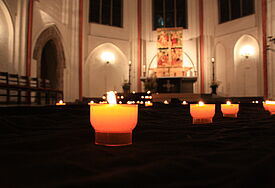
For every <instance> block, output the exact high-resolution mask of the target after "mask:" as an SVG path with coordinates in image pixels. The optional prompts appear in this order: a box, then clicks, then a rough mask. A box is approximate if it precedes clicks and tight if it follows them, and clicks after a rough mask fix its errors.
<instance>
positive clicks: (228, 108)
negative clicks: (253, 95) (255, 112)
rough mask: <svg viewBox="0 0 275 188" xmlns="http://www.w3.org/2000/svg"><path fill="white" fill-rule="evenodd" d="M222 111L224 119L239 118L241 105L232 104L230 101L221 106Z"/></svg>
mask: <svg viewBox="0 0 275 188" xmlns="http://www.w3.org/2000/svg"><path fill="white" fill-rule="evenodd" d="M221 110H222V113H223V117H233V118H236V117H237V113H238V111H239V104H231V102H230V101H227V102H226V104H221Z"/></svg>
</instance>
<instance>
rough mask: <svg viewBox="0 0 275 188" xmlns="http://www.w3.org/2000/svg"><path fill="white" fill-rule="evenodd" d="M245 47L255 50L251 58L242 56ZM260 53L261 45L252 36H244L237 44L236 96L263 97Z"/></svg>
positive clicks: (235, 65) (235, 53) (235, 66)
mask: <svg viewBox="0 0 275 188" xmlns="http://www.w3.org/2000/svg"><path fill="white" fill-rule="evenodd" d="M245 46H251V48H252V49H254V54H253V55H251V56H249V57H245V56H242V55H241V50H242V49H243V47H245ZM259 51H260V47H259V43H258V41H257V39H256V38H255V37H254V36H252V35H248V34H245V35H242V36H241V37H240V38H239V39H238V40H237V42H236V43H235V46H234V72H235V79H236V81H235V83H236V84H235V88H234V90H235V95H236V96H260V95H262V89H263V88H261V85H262V84H261V82H262V80H261V67H260V58H259V57H260V55H259ZM237 83H238V84H237Z"/></svg>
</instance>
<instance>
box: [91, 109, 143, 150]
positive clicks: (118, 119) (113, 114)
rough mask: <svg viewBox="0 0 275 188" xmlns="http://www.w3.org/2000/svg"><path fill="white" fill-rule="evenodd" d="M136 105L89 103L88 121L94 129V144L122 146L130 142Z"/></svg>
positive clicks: (136, 112)
mask: <svg viewBox="0 0 275 188" xmlns="http://www.w3.org/2000/svg"><path fill="white" fill-rule="evenodd" d="M137 117H138V106H137V105H128V104H91V105H90V122H91V124H92V126H93V128H94V129H95V144H97V145H105V146H124V145H130V144H132V131H133V129H134V128H135V126H136V124H137Z"/></svg>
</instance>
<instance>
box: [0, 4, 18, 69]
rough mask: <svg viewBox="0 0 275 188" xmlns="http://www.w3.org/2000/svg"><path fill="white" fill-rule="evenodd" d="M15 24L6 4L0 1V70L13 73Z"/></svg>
mask: <svg viewBox="0 0 275 188" xmlns="http://www.w3.org/2000/svg"><path fill="white" fill-rule="evenodd" d="M13 46H14V25H13V20H12V16H11V14H10V11H9V9H8V7H7V6H6V4H5V3H4V2H2V1H0V70H1V71H5V72H11V73H13V72H14V71H15V67H14V63H13V50H14V49H13Z"/></svg>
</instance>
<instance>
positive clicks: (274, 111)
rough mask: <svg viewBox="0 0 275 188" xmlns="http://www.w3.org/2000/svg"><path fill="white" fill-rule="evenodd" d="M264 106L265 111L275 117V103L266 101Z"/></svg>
mask: <svg viewBox="0 0 275 188" xmlns="http://www.w3.org/2000/svg"><path fill="white" fill-rule="evenodd" d="M263 106H264V109H265V110H268V111H269V112H270V114H271V115H275V101H265V102H264V103H263Z"/></svg>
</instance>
